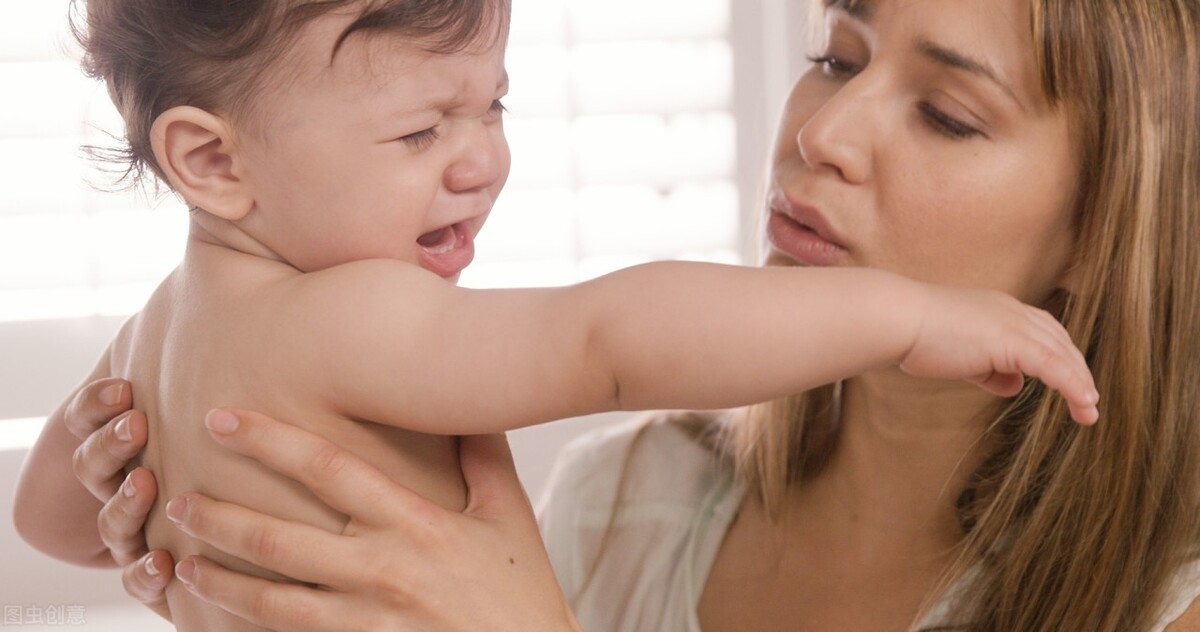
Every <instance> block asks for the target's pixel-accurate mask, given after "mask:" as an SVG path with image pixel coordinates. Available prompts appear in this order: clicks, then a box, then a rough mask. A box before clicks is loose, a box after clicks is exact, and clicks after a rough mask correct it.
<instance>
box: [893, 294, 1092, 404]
mask: <svg viewBox="0 0 1200 632" xmlns="http://www.w3.org/2000/svg"><path fill="white" fill-rule="evenodd" d="M926 290H927V292H928V293H927V295H926V298H927V300H926V304H925V309H924V311H923V315H922V321H921V324H920V327H919V329H918V332H917V336H916V338H915V339H914V341H913V345H912V347H911V348H910V349H909V350H908V353H907V354H905V356H904V358H903V360H901V362H900V368H901V370H903V371H904V372H905V373H908V374H910V375H914V376H918V377H929V378H942V379H961V380H967V381H969V382H972V383H974V384H978V385H979V386H980V387H981V388H983V389H984V390H986V391H988V392H991V393H995V394H996V395H1000V396H1005V397H1012V396H1013V395H1016V394H1017V393H1019V392H1020V390H1021V386H1022V384H1023V376H1026V375H1028V376H1031V377H1036V378H1038V379H1040V380H1042V382H1044V383H1045V384H1046V385H1047V386H1049V387H1050V388H1053V389H1055V390H1057V391H1059V392H1060V393H1062V395H1063V397H1065V398H1066V400H1067V404H1068V406H1069V407H1070V409H1071V417H1073V418H1074V419H1075V421H1077V422H1079V423H1081V424H1084V425H1091V424H1094V423H1096V420H1097V419H1099V417H1100V412H1099V410H1098V409H1097V407H1096V405H1097V403H1098V402H1099V400H1100V395H1099V393H1098V392H1097V391H1096V385H1095V382H1094V381H1093V380H1092V374H1091V372H1090V371H1089V370H1088V366H1087V362H1086V361H1085V360H1084V358H1083V354H1082V353H1081V352H1080V351H1079V349H1078V348H1076V346H1075V344H1074V343H1073V342H1072V341H1071V337H1070V336H1068V335H1067V331H1066V330H1065V329H1064V328H1063V326H1062V324H1060V323H1059V322H1058V321H1057V320H1055V318H1054V317H1053V316H1051V315H1050V314H1049V313H1047V312H1045V311H1043V310H1040V309H1037V308H1035V307H1030V306H1029V305H1026V304H1024V303H1022V302H1020V301H1018V300H1016V299H1014V298H1012V297H1011V296H1008V295H1007V294H1004V293H1002V292H995V291H990V290H964V289H956V288H946V287H937V286H926Z"/></svg>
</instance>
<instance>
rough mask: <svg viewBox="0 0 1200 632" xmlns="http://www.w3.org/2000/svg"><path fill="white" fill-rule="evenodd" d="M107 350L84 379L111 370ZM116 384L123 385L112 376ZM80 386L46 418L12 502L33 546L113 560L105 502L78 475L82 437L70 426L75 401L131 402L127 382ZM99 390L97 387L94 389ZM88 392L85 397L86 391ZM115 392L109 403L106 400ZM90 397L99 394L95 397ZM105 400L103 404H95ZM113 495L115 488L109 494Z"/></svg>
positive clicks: (101, 562)
mask: <svg viewBox="0 0 1200 632" xmlns="http://www.w3.org/2000/svg"><path fill="white" fill-rule="evenodd" d="M109 373H110V371H109V351H108V350H105V352H104V355H103V356H101V358H100V361H99V362H98V363H97V364H96V367H95V368H94V369H93V370H92V373H91V374H90V375H89V376H88V377H87V378H85V379H84V381H83V384H85V385H89V388H90V387H91V386H95V385H94V384H92V383H93V382H95V381H96V380H100V379H102V378H106V377H108V376H109ZM113 386H119V384H118V383H116V382H114V384H113ZM81 389H83V387H82V386H81V387H79V388H77V389H76V390H75V392H73V393H72V394H71V396H69V397H68V398H67V399H66V400H65V401H64V402H63V403H62V404H60V405H59V406H58V408H56V409H55V410H54V412H53V413H51V414H50V416H49V417H48V418H47V419H46V425H45V426H44V427H43V429H42V433H41V435H40V436H39V437H38V440H37V443H36V444H34V446H33V448H32V449H31V450H30V451H29V454H28V455H27V456H26V458H25V462H24V464H23V465H22V468H21V474H20V477H19V479H18V482H17V489H16V497H15V499H14V502H13V522H14V524H15V526H16V529H17V532H18V533H19V534H20V535H21V537H22V538H23V539H24V540H25V541H26V542H28V543H29V544H30V545H31V546H33V547H34V548H36V549H38V550H39V551H42V552H43V553H46V554H47V555H50V556H52V557H55V558H58V559H61V560H64V561H67V562H71V563H73V564H80V565H83V566H114V565H115V562H114V560H113V557H112V554H111V553H110V552H109V549H108V546H106V545H105V544H104V542H102V541H101V539H100V534H99V531H98V527H97V522H96V521H97V517H98V516H99V513H100V509H101V507H102V506H103V505H102V503H101V502H100V501H99V500H97V499H96V496H94V495H93V494H92V493H91V492H90V491H88V489H87V488H85V487H84V486H83V484H82V483H80V482H79V479H77V478H76V477H75V474H74V471H73V468H72V457H73V455H74V453H75V450H76V448H78V447H79V446H80V444H81V443H82V440H81V439H80V438H78V437H76V436H75V434H73V433H72V432H71V430H70V429H69V428H68V427H67V424H66V418H67V416H68V415H69V414H71V407H72V406H83V405H90V406H92V407H93V408H96V409H97V410H98V411H100V412H105V413H107V412H108V411H109V410H115V409H118V408H120V409H124V407H128V405H129V388H128V387H127V386H126V387H123V388H121V389H120V390H117V391H115V392H114V391H108V392H104V389H100V390H99V391H96V392H92V393H84V392H82V390H81ZM92 390H93V391H95V389H92ZM84 395H87V398H85V397H84ZM109 397H115V398H116V399H115V400H110V401H115V403H113V404H111V405H109V404H107V403H106V402H105V401H104V400H106V399H107V398H109ZM88 398H95V399H96V400H98V401H96V402H91V401H90V400H88ZM97 404H99V405H100V406H106V408H103V409H101V408H99V407H98V406H97ZM108 495H110V496H111V492H110V493H109V494H108Z"/></svg>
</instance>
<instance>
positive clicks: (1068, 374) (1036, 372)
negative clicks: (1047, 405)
mask: <svg viewBox="0 0 1200 632" xmlns="http://www.w3.org/2000/svg"><path fill="white" fill-rule="evenodd" d="M1016 362H1017V366H1016V369H1017V370H1018V371H1020V372H1021V373H1024V374H1025V375H1029V376H1032V377H1036V378H1038V379H1040V380H1041V381H1042V382H1043V383H1045V384H1046V386H1048V387H1050V388H1052V389H1054V390H1056V391H1058V392H1059V393H1061V394H1062V396H1063V397H1064V398H1065V399H1066V400H1067V406H1068V407H1069V408H1070V410H1071V417H1072V418H1073V419H1074V420H1075V421H1077V422H1079V423H1080V424H1083V425H1085V426H1087V425H1092V424H1094V423H1096V421H1097V420H1098V419H1099V418H1100V411H1099V409H1098V408H1097V404H1098V403H1099V401H1100V396H1099V394H1098V393H1097V391H1096V383H1095V381H1094V380H1093V378H1092V374H1091V371H1089V370H1088V367H1087V364H1086V363H1085V362H1084V361H1083V356H1082V355H1081V354H1075V353H1070V352H1067V351H1063V350H1061V349H1058V348H1055V347H1052V346H1047V345H1040V344H1033V345H1029V346H1027V347H1026V348H1025V349H1024V352H1023V353H1021V354H1020V355H1018V357H1017V358H1016Z"/></svg>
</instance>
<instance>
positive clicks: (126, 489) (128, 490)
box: [121, 476, 137, 498]
mask: <svg viewBox="0 0 1200 632" xmlns="http://www.w3.org/2000/svg"><path fill="white" fill-rule="evenodd" d="M121 494H122V495H123V496H125V497H126V498H133V497H134V496H137V485H134V484H133V477H132V476H127V477H125V482H124V483H121Z"/></svg>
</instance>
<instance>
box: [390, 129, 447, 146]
mask: <svg viewBox="0 0 1200 632" xmlns="http://www.w3.org/2000/svg"><path fill="white" fill-rule="evenodd" d="M438 138H440V134H438V130H437V128H436V127H431V128H429V129H426V130H421V131H419V132H417V133H415V134H409V135H408V136H401V137H400V142H402V143H404V144H405V145H408V146H409V147H412V148H413V149H415V150H417V151H421V150H424V149H428V148H429V147H430V146H432V145H433V143H435V142H436V141H437V139H438Z"/></svg>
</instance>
